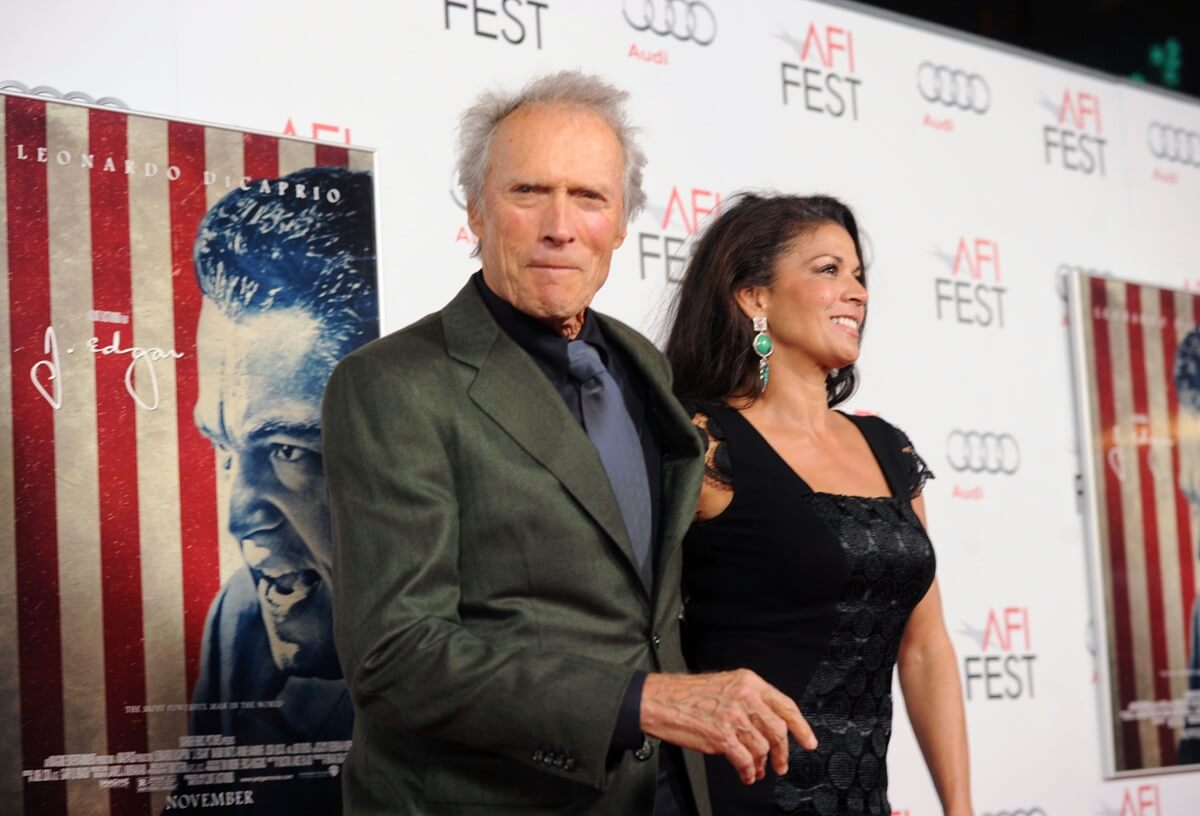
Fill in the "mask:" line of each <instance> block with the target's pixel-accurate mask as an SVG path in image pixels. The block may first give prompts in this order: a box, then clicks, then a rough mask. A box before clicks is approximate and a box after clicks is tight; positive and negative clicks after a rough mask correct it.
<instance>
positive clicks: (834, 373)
mask: <svg viewBox="0 0 1200 816" xmlns="http://www.w3.org/2000/svg"><path fill="white" fill-rule="evenodd" d="M837 375H838V370H837V369H836V368H831V369H829V376H830V377H836V376H837Z"/></svg>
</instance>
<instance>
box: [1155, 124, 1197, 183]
mask: <svg viewBox="0 0 1200 816" xmlns="http://www.w3.org/2000/svg"><path fill="white" fill-rule="evenodd" d="M1146 149H1147V150H1149V151H1150V156H1151V157H1152V158H1153V159H1154V160H1155V162H1156V163H1157V166H1156V167H1155V168H1154V173H1153V174H1152V176H1151V178H1153V179H1154V180H1155V181H1160V182H1162V183H1164V184H1178V183H1179V173H1178V172H1177V168H1180V167H1189V168H1200V131H1196V130H1188V129H1186V128H1182V127H1179V126H1178V125H1173V124H1170V123H1167V122H1151V123H1150V124H1148V125H1146Z"/></svg>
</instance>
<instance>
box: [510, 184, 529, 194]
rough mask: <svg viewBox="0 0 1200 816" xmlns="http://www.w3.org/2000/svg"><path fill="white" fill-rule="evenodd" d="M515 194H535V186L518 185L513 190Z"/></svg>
mask: <svg viewBox="0 0 1200 816" xmlns="http://www.w3.org/2000/svg"><path fill="white" fill-rule="evenodd" d="M513 192H515V193H532V192H533V185H531V184H518V185H517V186H516V187H514V188H513Z"/></svg>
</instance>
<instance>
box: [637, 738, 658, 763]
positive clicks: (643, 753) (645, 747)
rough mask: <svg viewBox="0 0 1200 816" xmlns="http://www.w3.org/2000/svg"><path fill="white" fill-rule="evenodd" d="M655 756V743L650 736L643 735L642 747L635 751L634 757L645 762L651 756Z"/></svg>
mask: <svg viewBox="0 0 1200 816" xmlns="http://www.w3.org/2000/svg"><path fill="white" fill-rule="evenodd" d="M652 756H654V743H653V742H651V741H650V738H649V737H642V747H641V748H638V749H637V750H636V751H634V752H633V758H634V759H636V760H637V761H638V762H645V761H646V760H648V759H649V758H650V757H652Z"/></svg>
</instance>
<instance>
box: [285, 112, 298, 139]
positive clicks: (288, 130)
mask: <svg viewBox="0 0 1200 816" xmlns="http://www.w3.org/2000/svg"><path fill="white" fill-rule="evenodd" d="M283 135H284V136H295V135H296V126H295V125H294V124H292V117H290V116H289V117H288V120H287V125H285V126H284V128H283Z"/></svg>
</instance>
